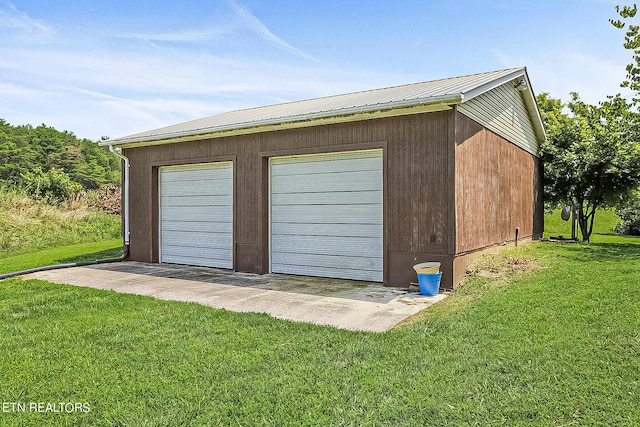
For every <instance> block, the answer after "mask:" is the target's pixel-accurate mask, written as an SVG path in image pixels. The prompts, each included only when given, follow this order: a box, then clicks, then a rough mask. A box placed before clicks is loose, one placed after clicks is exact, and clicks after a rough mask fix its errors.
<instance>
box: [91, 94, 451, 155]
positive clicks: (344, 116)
mask: <svg viewBox="0 0 640 427" xmlns="http://www.w3.org/2000/svg"><path fill="white" fill-rule="evenodd" d="M460 102H462V94H454V95H446V96H440V97H431V98H429V99H426V100H425V99H422V100H415V99H410V100H402V101H393V102H388V103H383V104H375V105H367V106H357V107H352V108H343V109H340V110H332V111H323V112H316V113H309V114H302V115H298V116H291V117H283V118H273V119H266V120H255V121H251V122H245V123H237V124H230V125H225V126H217V127H208V128H202V129H190V130H186V131H180V132H169V133H159V134H156V135H143V136H139V137H136V136H135V135H133V136H131V137H124V138H117V139H113V140H105V141H101V142H99V145H101V146H122V147H133V146H144V145H158V144H168V143H173V142H187V141H191V140H201V139H208V138H215V137H222V136H228V135H232V134H242V133H259V132H268V131H272V130H281V129H290V128H300V127H308V126H314V125H316V124H325V123H343V122H349V121H355V120H366V119H372V118H378V117H393V116H399V115H406V114H416V113H420V112H430V111H442V110H447V109H450V108H451V105H452V104H459V103H460Z"/></svg>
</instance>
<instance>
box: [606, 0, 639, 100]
mask: <svg viewBox="0 0 640 427" xmlns="http://www.w3.org/2000/svg"><path fill="white" fill-rule="evenodd" d="M616 12H618V15H620V17H621V18H622V19H617V20H615V19H609V22H611V24H613V26H614V27H616V28H619V29H621V30H622V29H625V27H626V33H625V37H624V47H625V49H629V50H631V51H632V52H633V62H631V63H630V64H629V65H627V79H626V80H625V81H624V82H623V83H622V85H621V86H622V87H628V88H630V89H631V90H633V91H635V92H636V94H637V95H640V26H638V25H633V24H631V23H630V22H629V23H627V22H625V21H626V20H629V21H631V20H632V19H633V18H634V17H635V16H636V14H637V13H638V6H637V5H635V4H634V5H633V6H622V7H620V6H616ZM634 101H635V102H636V103H638V102H640V98H638V97H636V98H634Z"/></svg>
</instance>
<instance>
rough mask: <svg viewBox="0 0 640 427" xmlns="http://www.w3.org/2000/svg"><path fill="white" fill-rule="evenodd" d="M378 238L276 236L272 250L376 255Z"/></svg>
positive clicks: (380, 248)
mask: <svg viewBox="0 0 640 427" xmlns="http://www.w3.org/2000/svg"><path fill="white" fill-rule="evenodd" d="M377 240H378V239H371V238H366V237H340V236H325V237H319V236H283V237H280V236H276V237H274V238H272V240H271V245H272V250H273V252H274V253H275V252H283V253H303V254H309V255H311V254H321V255H351V256H376V255H378V254H380V253H381V252H382V243H381V242H379V241H377Z"/></svg>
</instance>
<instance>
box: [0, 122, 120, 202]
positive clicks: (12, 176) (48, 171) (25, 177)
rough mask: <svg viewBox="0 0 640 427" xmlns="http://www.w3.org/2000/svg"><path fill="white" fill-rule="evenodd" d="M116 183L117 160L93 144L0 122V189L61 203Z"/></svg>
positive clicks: (42, 129) (45, 129)
mask: <svg viewBox="0 0 640 427" xmlns="http://www.w3.org/2000/svg"><path fill="white" fill-rule="evenodd" d="M119 182H120V160H119V159H118V158H117V157H116V156H114V155H113V154H111V153H110V152H109V150H108V149H106V147H100V146H98V144H97V143H96V142H95V141H90V140H88V139H79V138H77V137H76V136H75V135H74V134H73V133H71V132H67V131H64V132H61V131H58V130H56V129H54V128H52V127H49V126H45V125H40V126H38V127H33V126H31V125H24V126H12V125H11V124H9V123H7V122H6V121H5V120H3V119H0V187H5V188H16V189H21V190H25V191H26V192H27V193H29V194H31V195H33V196H35V197H37V198H45V199H50V200H51V201H53V200H61V199H64V198H67V197H69V196H72V195H74V194H76V193H78V192H80V191H82V190H97V189H99V188H101V187H105V186H112V185H117V184H119Z"/></svg>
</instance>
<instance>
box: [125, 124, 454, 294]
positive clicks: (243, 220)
mask: <svg viewBox="0 0 640 427" xmlns="http://www.w3.org/2000/svg"><path fill="white" fill-rule="evenodd" d="M452 113H453V112H452V111H442V112H434V113H421V114H415V115H407V116H398V117H389V118H380V119H372V120H364V121H361V122H351V123H340V124H331V125H322V126H316V127H309V128H300V129H291V130H281V131H274V132H265V133H256V134H250V135H242V136H230V137H223V138H214V139H209V140H204V141H194V142H184V143H176V144H166V145H159V146H149V147H135V148H125V155H127V156H128V157H129V158H130V159H131V174H132V182H133V185H132V187H131V190H130V197H131V212H132V218H131V230H132V241H131V245H132V246H131V254H132V257H131V259H133V260H137V261H144V262H151V261H153V253H154V249H153V248H154V247H156V248H157V247H158V245H159V242H158V240H159V238H158V237H157V231H156V232H155V235H154V221H153V220H152V219H153V218H154V216H155V217H156V218H157V217H158V215H159V213H158V205H159V203H157V202H156V203H155V204H154V203H153V198H152V196H151V195H152V194H153V192H154V188H155V186H157V182H154V180H153V172H152V171H153V170H154V168H157V167H161V166H166V165H168V164H171V165H175V164H177V163H179V162H184V163H185V164H186V163H197V162H199V161H200V162H201V161H203V160H202V159H212V158H216V157H225V156H236V161H235V163H234V170H235V176H236V178H235V184H236V187H235V188H234V192H235V202H236V209H235V211H234V212H235V213H234V215H235V224H234V227H235V235H234V242H233V243H234V245H235V248H236V249H235V250H236V266H234V267H235V268H236V269H238V270H239V271H247V272H254V273H260V272H266V271H268V265H269V258H268V256H266V257H263V254H264V253H266V252H267V249H265V248H268V244H267V240H268V232H267V233H265V228H268V226H269V222H268V220H265V219H264V217H263V215H264V212H266V211H267V208H268V207H267V206H265V200H268V197H266V198H265V197H264V195H265V194H267V193H268V180H266V179H264V176H268V173H267V175H263V173H265V172H266V168H268V166H265V165H263V164H262V157H261V154H260V153H264V152H274V153H276V154H274V155H273V156H277V152H279V151H282V152H286V153H287V154H290V153H291V152H292V151H293V152H295V151H296V150H305V154H306V153H309V152H310V151H312V152H317V153H330V152H337V151H345V150H347V149H346V148H344V147H345V146H348V145H353V144H367V145H369V144H374V145H377V146H378V147H380V146H382V144H384V146H385V147H386V148H385V164H384V165H383V168H384V169H385V171H386V172H385V173H386V175H385V180H386V181H385V183H384V185H385V188H384V189H385V195H384V196H383V197H384V209H385V211H384V222H385V230H384V233H385V234H384V237H385V240H384V245H385V247H384V251H385V254H389V253H391V252H393V253H394V254H398V256H402V257H403V258H402V259H405V258H406V259H409V258H411V259H412V258H413V255H412V254H413V253H416V252H417V253H426V254H447V253H448V251H449V242H450V239H452V238H453V237H452V235H451V231H452V230H453V226H451V225H450V221H451V219H452V218H453V216H452V214H451V213H450V212H448V210H447V201H448V193H449V191H452V187H453V185H452V183H451V182H449V180H448V178H447V165H448V163H449V162H450V161H452V160H451V159H450V157H449V152H448V144H449V141H450V140H449V133H448V126H449V123H450V121H451V120H452V119H451V114H452ZM351 151H352V150H351ZM208 161H210V160H208ZM263 168H265V169H263ZM261 195H262V196H263V199H261V198H260V196H261ZM156 224H157V220H156ZM134 234H135V235H134ZM156 252H157V249H156ZM402 254H404V255H402ZM385 256H386V255H385ZM238 262H240V264H238ZM393 265H395V264H393ZM393 269H395V267H393V268H392V269H390V270H389V271H387V272H385V281H387V280H388V281H389V283H397V284H403V285H404V284H406V283H405V282H404V279H403V281H402V283H400V282H394V280H396V279H395V278H396V277H400V276H398V274H397V272H395V271H394V270H393ZM402 269H403V272H404V270H407V271H408V272H409V274H410V275H414V274H415V273H414V272H413V270H412V269H411V265H408V267H407V266H402ZM403 274H404V273H403ZM402 277H404V276H402Z"/></svg>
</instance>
